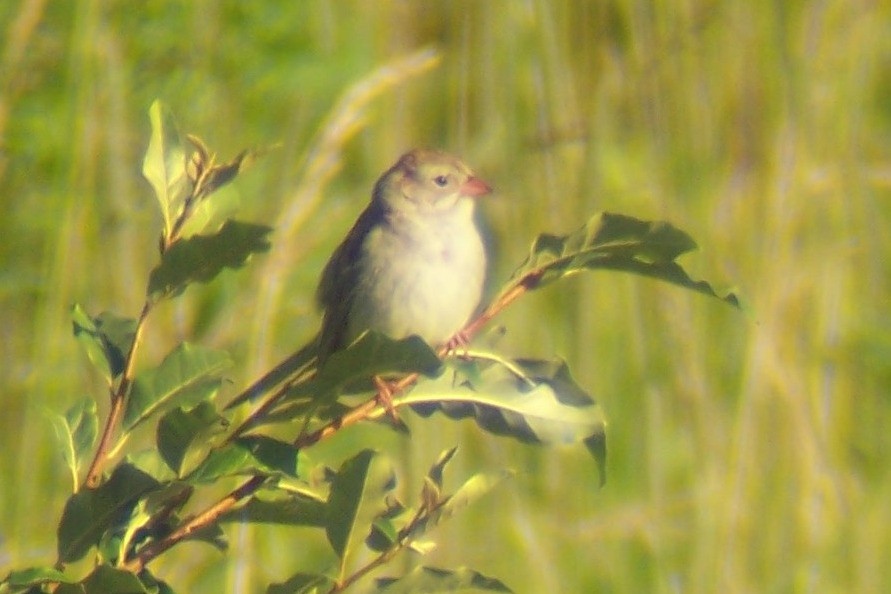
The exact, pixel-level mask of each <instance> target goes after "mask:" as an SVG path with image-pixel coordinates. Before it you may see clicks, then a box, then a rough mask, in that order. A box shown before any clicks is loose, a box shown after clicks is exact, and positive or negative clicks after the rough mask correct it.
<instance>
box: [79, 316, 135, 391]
mask: <svg viewBox="0 0 891 594" xmlns="http://www.w3.org/2000/svg"><path fill="white" fill-rule="evenodd" d="M71 321H72V325H73V327H74V336H75V338H77V340H78V342H80V343H81V345H82V346H83V347H84V350H85V351H86V352H87V356H88V357H89V359H90V362H91V363H93V365H94V366H95V367H96V368H97V369H98V370H99V372H100V373H101V374H102V377H104V378H105V381H106V383H107V384H109V385H111V381H112V379H113V378H116V377H117V376H119V375H120V374H121V373H123V371H124V365H125V362H126V360H127V353H128V352H129V350H130V346H131V345H132V344H133V337H134V336H135V335H136V320H134V319H131V318H123V317H120V316H117V315H115V314H113V313H111V312H103V313H101V314H99V315H98V316H97V317H95V318H91V317H90V316H89V315H87V313H86V312H85V311H84V310H83V308H81V306H80V305H77V304H75V305H74V307H72V308H71Z"/></svg>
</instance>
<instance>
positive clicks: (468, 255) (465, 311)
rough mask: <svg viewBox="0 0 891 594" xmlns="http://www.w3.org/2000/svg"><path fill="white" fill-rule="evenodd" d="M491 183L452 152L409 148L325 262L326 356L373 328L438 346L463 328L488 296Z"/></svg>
mask: <svg viewBox="0 0 891 594" xmlns="http://www.w3.org/2000/svg"><path fill="white" fill-rule="evenodd" d="M491 191H492V189H491V188H490V187H489V185H488V184H486V182H484V181H482V180H481V179H480V178H478V177H476V176H475V175H474V173H473V171H471V169H470V168H469V167H468V166H467V165H465V164H464V162H463V161H461V160H460V159H459V158H457V157H455V156H453V155H450V154H447V153H444V152H439V151H434V150H426V149H415V150H412V151H410V152H408V153H406V154H404V155H402V157H400V159H399V160H398V161H397V162H396V164H395V165H393V166H392V167H391V168H390V169H388V170H387V171H386V172H385V173H384V174H383V175H382V176H381V177H380V179H379V180H378V181H377V183H376V184H375V186H374V191H373V192H372V195H371V202H370V203H369V204H368V206H367V207H366V208H365V210H364V211H363V212H362V214H361V215H359V218H358V219H357V220H356V222H355V224H354V225H353V227H352V229H350V232H349V233H348V234H347V236H346V239H344V240H343V242H342V243H341V244H340V245H339V246H338V247H337V249H336V250H335V251H334V253H333V254H332V256H331V258H330V260H329V261H328V263H327V264H326V266H325V268H324V270H323V272H322V277H321V281H320V282H319V286H318V289H317V291H316V299H317V301H318V304H319V306H320V307H321V309H322V310H323V319H322V329H321V331H320V334H319V342H318V360H319V362H320V363H321V362H324V360H325V359H326V358H327V357H328V356H329V355H330V354H331V353H333V352H335V351H337V350H339V349H342V348H344V347H346V346H348V345H349V344H350V343H351V342H352V341H353V340H355V339H356V338H357V337H358V336H359V335H360V334H362V333H363V332H365V331H366V330H376V331H378V332H381V333H383V334H386V335H388V336H390V337H391V338H397V339H399V338H405V337H407V336H410V335H417V336H419V337H421V338H422V339H423V340H424V341H426V342H427V343H428V344H430V345H432V346H440V345H443V344H445V343H447V342H448V341H450V340H451V339H452V338H454V337H455V335H456V334H457V333H458V332H459V331H460V330H461V329H462V328H463V327H464V325H465V324H466V323H467V322H468V321H469V320H470V317H471V316H472V315H473V313H474V311H475V310H476V308H477V307H478V305H479V303H480V299H481V297H482V292H483V282H484V279H485V274H486V248H485V245H484V243H483V239H482V236H481V235H480V232H479V229H478V227H477V224H476V220H475V216H474V211H475V208H476V202H477V198H479V197H481V196H485V195H487V194H489V193H490V192H491Z"/></svg>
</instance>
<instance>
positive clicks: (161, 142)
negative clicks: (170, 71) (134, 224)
mask: <svg viewBox="0 0 891 594" xmlns="http://www.w3.org/2000/svg"><path fill="white" fill-rule="evenodd" d="M149 120H150V121H151V126H152V135H151V139H150V140H149V146H148V149H147V150H146V153H145V159H144V160H143V162H142V174H143V175H144V176H145V178H146V179H147V180H148V182H149V183H150V184H151V186H152V189H153V190H154V191H155V197H156V198H157V199H158V204H159V206H160V207H161V218H162V219H163V221H164V237H169V236H170V232H171V230H172V229H173V225H174V222H175V221H176V219H177V217H178V216H179V213H180V211H181V209H182V208H183V205H184V204H185V199H186V194H187V193H188V189H189V183H188V177H187V176H186V152H185V149H184V148H183V142H182V137H181V136H180V133H179V130H178V129H177V127H176V121H175V120H174V118H173V114H172V113H171V112H170V110H169V109H168V108H167V106H166V105H164V104H163V103H161V102H160V101H158V100H155V101H154V102H153V103H152V106H151V108H149Z"/></svg>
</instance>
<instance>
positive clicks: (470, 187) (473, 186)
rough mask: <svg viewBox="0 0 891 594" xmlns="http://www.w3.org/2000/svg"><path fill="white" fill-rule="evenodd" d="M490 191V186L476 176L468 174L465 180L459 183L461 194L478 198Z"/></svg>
mask: <svg viewBox="0 0 891 594" xmlns="http://www.w3.org/2000/svg"><path fill="white" fill-rule="evenodd" d="M491 191H492V188H491V186H489V184H487V183H486V182H484V181H483V180H481V179H480V178H478V177H473V176H470V177H469V178H467V181H466V182H464V183H463V184H462V185H461V194H462V195H464V196H471V197H473V198H478V197H479V196H485V195H486V194H488V193H490V192H491Z"/></svg>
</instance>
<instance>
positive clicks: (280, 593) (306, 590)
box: [266, 573, 334, 594]
mask: <svg viewBox="0 0 891 594" xmlns="http://www.w3.org/2000/svg"><path fill="white" fill-rule="evenodd" d="M333 585H334V580H332V579H331V578H330V577H328V576H326V575H321V574H316V573H295V574H294V575H292V576H291V577H290V578H288V579H287V580H286V581H284V582H280V583H277V584H270V585H269V587H268V588H267V589H266V594H321V593H322V592H328V591H329V590H330V588H331V586H333Z"/></svg>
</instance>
